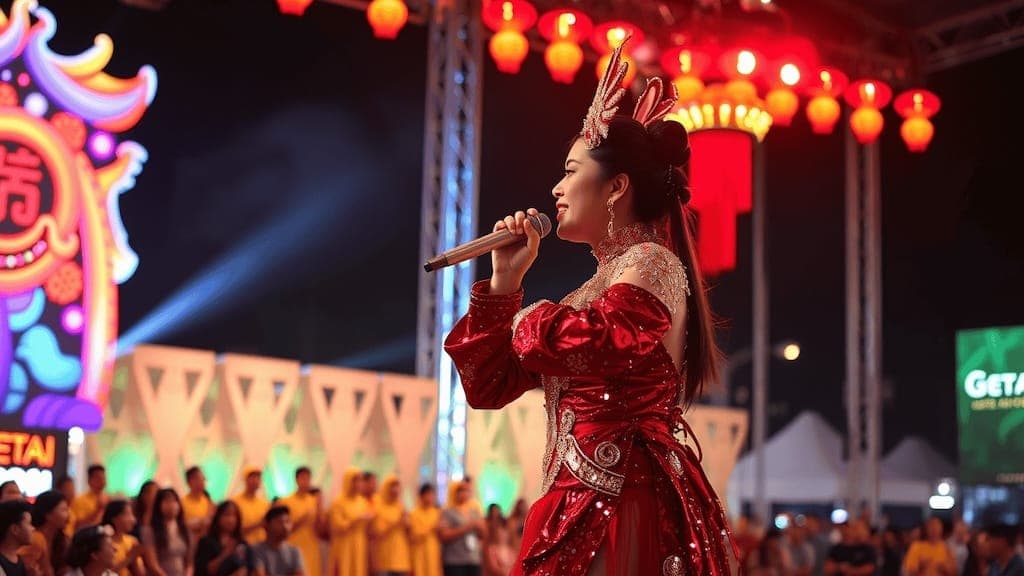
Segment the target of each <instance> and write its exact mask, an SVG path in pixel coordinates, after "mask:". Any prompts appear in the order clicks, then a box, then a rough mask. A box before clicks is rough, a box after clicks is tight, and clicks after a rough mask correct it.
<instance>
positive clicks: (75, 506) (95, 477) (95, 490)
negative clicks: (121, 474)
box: [71, 464, 110, 531]
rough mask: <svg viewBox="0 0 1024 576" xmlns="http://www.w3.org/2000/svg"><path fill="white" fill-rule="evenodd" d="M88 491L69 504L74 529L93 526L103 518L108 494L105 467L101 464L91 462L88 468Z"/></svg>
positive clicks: (108, 497) (108, 498)
mask: <svg viewBox="0 0 1024 576" xmlns="http://www.w3.org/2000/svg"><path fill="white" fill-rule="evenodd" d="M87 478H88V481H89V491H88V492H86V493H85V494H82V495H81V496H79V497H77V498H75V500H74V502H73V503H72V504H71V513H72V514H73V515H74V518H75V530H76V531H77V530H79V529H81V528H85V527H86V526H95V525H97V524H99V523H100V520H102V519H103V509H104V508H106V507H107V502H109V501H110V496H108V495H107V493H106V492H105V490H106V489H107V469H106V468H104V467H103V465H102V464H93V465H91V466H89V470H88V476H87Z"/></svg>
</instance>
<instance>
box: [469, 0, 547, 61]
mask: <svg viewBox="0 0 1024 576" xmlns="http://www.w3.org/2000/svg"><path fill="white" fill-rule="evenodd" d="M482 17H483V21H484V24H486V25H487V27H488V28H490V29H491V30H493V31H494V32H495V34H494V36H491V43H490V51H491V57H492V58H494V63H495V64H497V66H498V70H500V71H502V72H505V73H506V74H516V73H518V72H519V67H520V66H522V64H523V60H525V59H526V55H527V54H528V53H529V51H530V42H529V41H528V40H527V39H526V36H524V35H523V32H525V31H527V30H529V29H530V27H531V26H533V24H534V23H535V22H536V21H537V9H536V8H534V7H533V4H530V3H529V2H527V1H526V0H491V1H490V2H488V3H487V4H486V5H485V6H484V9H483V13H482Z"/></svg>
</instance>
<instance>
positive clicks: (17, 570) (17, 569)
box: [0, 554, 25, 576]
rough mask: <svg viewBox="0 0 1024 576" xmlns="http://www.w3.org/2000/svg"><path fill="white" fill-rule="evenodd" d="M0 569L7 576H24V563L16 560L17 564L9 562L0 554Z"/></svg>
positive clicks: (19, 559)
mask: <svg viewBox="0 0 1024 576" xmlns="http://www.w3.org/2000/svg"><path fill="white" fill-rule="evenodd" d="M0 568H2V569H3V571H4V573H5V574H7V576H25V563H24V562H22V561H21V558H18V561H17V562H11V561H10V560H8V559H7V556H4V555H3V554H0Z"/></svg>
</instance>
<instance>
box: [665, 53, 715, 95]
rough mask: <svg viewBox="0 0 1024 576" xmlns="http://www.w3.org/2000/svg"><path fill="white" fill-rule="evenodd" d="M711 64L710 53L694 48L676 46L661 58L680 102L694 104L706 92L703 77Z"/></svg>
mask: <svg viewBox="0 0 1024 576" xmlns="http://www.w3.org/2000/svg"><path fill="white" fill-rule="evenodd" d="M710 64H711V58H710V56H709V55H708V53H707V52H706V51H704V50H702V49H699V48H696V47H693V46H676V47H675V48H672V49H671V50H667V51H665V53H664V54H662V56H661V67H662V68H663V69H664V70H665V72H666V73H667V74H668V75H669V76H670V77H671V78H672V84H674V85H675V87H676V92H677V93H678V94H679V102H680V103H681V104H685V103H688V102H692V101H694V100H696V99H697V97H698V96H700V93H701V92H702V91H703V90H704V80H702V76H703V75H704V73H705V72H706V71H707V68H708V66H709V65H710Z"/></svg>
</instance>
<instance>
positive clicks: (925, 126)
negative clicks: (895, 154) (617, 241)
mask: <svg viewBox="0 0 1024 576" xmlns="http://www.w3.org/2000/svg"><path fill="white" fill-rule="evenodd" d="M934 135H935V126H933V125H932V122H931V120H929V119H927V118H925V117H924V116H911V117H910V118H907V119H906V120H904V121H903V124H902V125H901V126H900V136H901V137H902V138H903V142H905V143H906V145H907V150H910V151H911V152H924V151H925V150H927V149H928V144H930V143H931V141H932V136H934Z"/></svg>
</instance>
